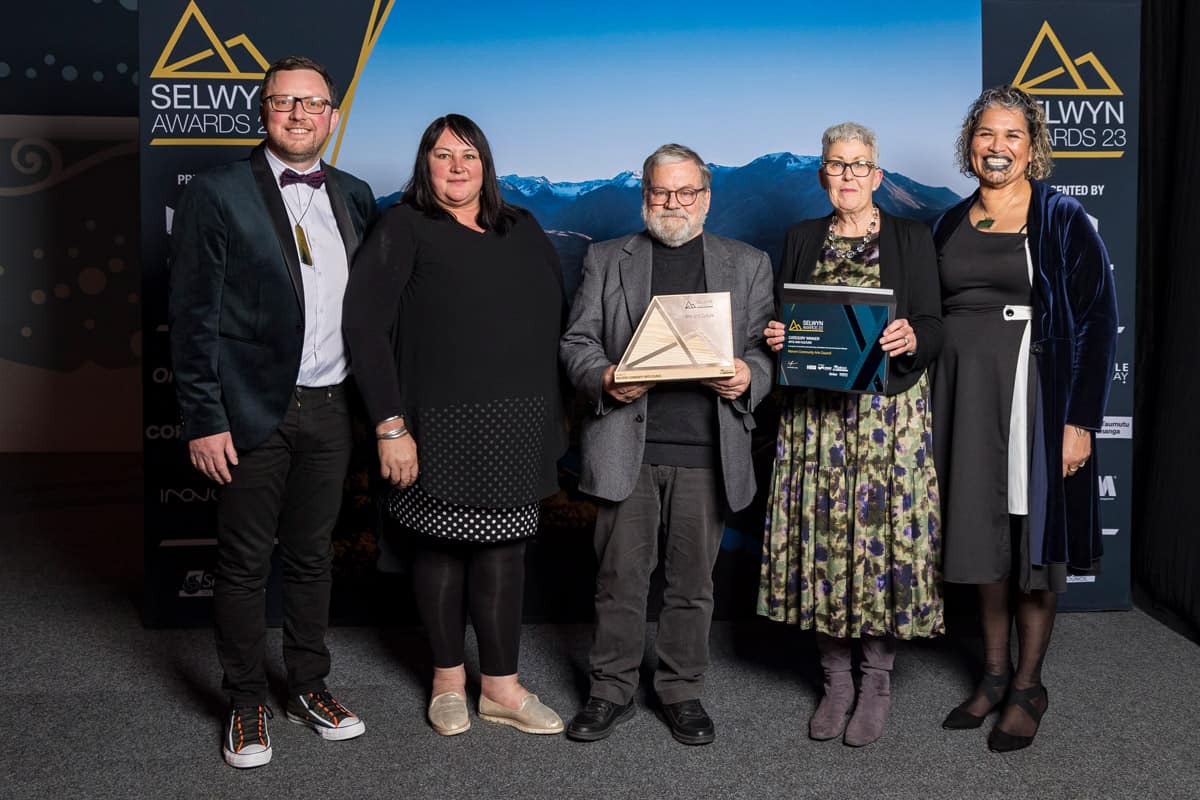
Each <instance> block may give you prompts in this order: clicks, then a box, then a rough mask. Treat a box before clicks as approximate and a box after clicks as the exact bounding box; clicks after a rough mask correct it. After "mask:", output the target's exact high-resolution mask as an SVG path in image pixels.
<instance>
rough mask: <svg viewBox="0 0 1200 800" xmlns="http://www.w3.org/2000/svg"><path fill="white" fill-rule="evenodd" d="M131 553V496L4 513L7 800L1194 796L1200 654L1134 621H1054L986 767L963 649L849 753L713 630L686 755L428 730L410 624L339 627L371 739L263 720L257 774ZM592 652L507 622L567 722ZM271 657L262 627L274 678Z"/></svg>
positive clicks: (639, 730) (800, 641)
mask: <svg viewBox="0 0 1200 800" xmlns="http://www.w3.org/2000/svg"><path fill="white" fill-rule="evenodd" d="M10 508H11V507H10ZM141 558H142V542H141V508H140V506H138V505H136V504H133V503H129V504H126V505H118V506H111V505H110V506H107V507H102V508H98V507H79V506H72V507H66V508H62V509H59V510H45V509H44V508H43V509H41V510H18V511H7V512H0V609H3V611H2V612H0V664H2V665H3V674H4V681H3V683H2V684H0V709H3V719H4V722H3V724H2V725H0V798H5V799H8V798H234V797H244V798H256V797H265V798H308V797H314V798H315V797H320V798H339V800H340V798H347V799H349V798H397V799H400V798H459V797H462V798H557V797H567V798H656V797H668V798H689V799H690V798H721V799H722V800H725V799H727V798H743V797H744V798H758V799H760V800H761V799H763V798H809V797H813V798H816V797H820V798H842V797H846V798H869V797H882V796H886V797H889V798H948V799H949V800H967V799H969V798H1055V799H1056V800H1062V799H1063V798H1200V733H1198V728H1197V714H1198V712H1200V647H1198V646H1197V645H1196V644H1195V643H1193V642H1191V641H1189V640H1187V639H1186V638H1184V637H1182V636H1180V635H1178V634H1176V633H1174V632H1172V631H1171V630H1169V629H1168V628H1166V627H1164V626H1162V625H1160V624H1159V623H1158V622H1156V621H1155V620H1154V619H1152V618H1151V617H1149V616H1147V615H1145V614H1143V613H1141V612H1139V611H1133V612H1128V613H1104V614H1072V615H1063V616H1061V617H1060V618H1059V621H1058V625H1057V628H1056V631H1055V638H1054V644H1053V648H1052V651H1051V654H1050V657H1049V659H1048V661H1047V664H1046V668H1045V681H1046V684H1047V686H1048V687H1049V690H1050V700H1051V702H1050V710H1049V712H1048V713H1047V715H1046V717H1045V720H1044V722H1043V725H1042V730H1041V732H1040V734H1039V736H1038V738H1037V741H1036V743H1035V745H1034V746H1033V747H1032V748H1031V749H1029V750H1026V751H1023V752H1020V753H1015V754H1009V755H996V754H992V753H989V752H988V751H987V748H986V745H985V740H986V734H987V726H986V725H985V727H984V728H983V729H981V730H979V731H969V732H950V731H943V730H942V729H941V727H940V726H939V723H940V721H941V719H942V717H943V715H944V714H945V713H946V711H947V710H948V709H949V708H950V707H951V706H953V705H954V704H955V703H956V702H958V700H959V699H960V698H961V697H962V696H964V695H965V693H966V692H967V691H969V689H970V686H971V681H972V678H971V675H970V671H969V667H968V666H967V664H968V661H969V658H968V653H969V651H970V650H971V643H970V642H967V643H957V642H954V641H937V642H930V643H920V644H909V645H902V647H901V649H900V653H899V657H898V660H897V668H896V673H895V679H894V687H895V688H894V705H893V710H892V713H891V717H890V719H889V723H888V730H887V733H886V735H885V736H884V738H883V739H882V740H880V741H879V742H877V743H875V744H874V745H871V746H869V747H865V748H861V749H852V748H849V747H845V746H843V745H842V744H840V743H838V742H826V743H818V742H813V741H810V740H809V739H808V738H807V736H806V735H805V730H806V720H807V718H808V715H809V714H810V713H811V711H812V709H813V707H814V705H815V702H816V699H817V698H816V692H817V691H818V689H817V686H816V682H817V672H816V667H815V663H814V652H813V649H812V645H811V641H810V639H809V638H808V637H806V636H804V635H802V634H797V633H796V632H794V631H792V630H790V629H786V628H783V627H778V626H772V625H769V624H766V623H760V622H757V621H745V622H738V623H717V624H716V625H714V629H713V634H712V644H713V653H712V655H713V665H712V668H711V670H710V672H709V676H708V685H707V688H706V692H705V705H706V707H707V708H708V709H709V711H710V712H711V714H712V715H713V717H714V719H715V720H716V723H717V741H716V742H715V743H714V744H713V745H711V746H707V747H685V746H683V745H679V744H676V743H675V742H674V741H673V740H672V739H671V738H670V735H669V733H668V731H667V728H666V726H665V725H664V723H663V722H662V721H661V720H660V719H658V718H657V717H656V715H655V713H654V710H653V708H652V706H651V705H648V703H647V698H646V697H645V696H643V695H639V701H638V702H639V706H638V714H637V715H636V716H635V717H634V718H633V720H631V721H630V722H629V723H627V724H625V725H622V726H621V727H620V728H618V730H617V732H616V733H615V734H614V735H613V736H612V737H611V738H610V739H608V740H605V741H603V742H597V743H593V744H579V743H575V742H571V741H568V740H566V739H565V738H563V737H561V736H554V737H545V736H542V737H535V736H528V735H525V734H521V733H519V732H517V731H515V730H513V729H511V728H507V727H503V726H497V725H491V724H488V723H486V722H483V721H481V720H478V719H476V720H474V722H473V725H472V728H471V730H470V731H468V732H467V733H465V734H464V735H461V736H456V737H453V738H441V737H438V736H436V735H435V734H434V733H433V732H432V731H431V730H430V729H429V727H428V726H427V724H426V723H425V720H424V705H425V702H426V684H425V680H426V676H425V670H426V667H425V666H424V665H425V664H427V663H428V662H427V658H428V654H427V650H426V648H425V645H424V643H423V641H422V638H421V635H420V632H419V631H416V630H410V629H401V628H374V627H339V628H334V629H332V630H331V631H330V635H329V644H330V647H331V649H332V652H333V655H334V666H333V674H332V675H331V676H330V685H331V687H332V688H333V689H334V690H335V692H336V694H337V695H338V697H339V698H340V699H341V700H342V701H343V702H345V703H346V705H348V706H350V707H351V708H352V709H354V710H355V711H357V712H358V713H359V714H360V715H361V716H362V717H363V719H364V720H365V721H366V724H367V733H366V735H365V736H363V737H362V738H360V739H356V740H352V741H349V742H334V743H326V742H323V741H322V740H320V739H319V738H318V737H316V736H315V735H313V734H312V733H311V732H309V731H308V730H306V729H304V728H301V727H299V726H296V725H291V724H289V723H287V722H286V721H285V720H284V718H283V714H282V713H281V709H280V713H278V715H277V717H276V719H275V722H274V724H273V725H272V728H271V730H272V735H273V740H274V750H275V756H274V760H273V761H272V762H271V763H270V764H269V765H268V766H266V767H263V768H260V769H254V770H243V771H239V770H233V769H231V768H229V767H227V766H225V765H224V763H223V762H222V761H221V757H220V750H219V748H220V745H219V738H220V731H221V721H220V720H221V715H222V712H223V707H222V703H221V699H220V695H219V693H218V690H217V689H218V681H219V673H218V669H217V665H216V660H215V657H214V655H213V651H212V636H211V632H210V631H208V630H206V629H191V630H147V629H145V628H143V626H142V624H141V620H140V616H139V613H138V603H139V602H140V591H141V589H140V573H141V566H140V564H141ZM652 631H653V629H651V632H652ZM589 637H590V627H589V626H586V625H529V626H526V628H525V630H524V638H523V650H522V659H521V660H522V678H523V681H524V682H525V684H526V685H527V686H529V687H530V688H532V689H533V690H534V691H536V692H538V694H539V695H540V696H541V698H542V700H543V701H545V702H546V703H548V704H549V705H551V706H552V707H554V708H556V709H558V710H559V712H560V713H561V714H562V715H563V717H564V718H569V716H570V714H572V713H573V712H574V710H575V709H576V708H577V706H578V704H579V702H580V700H581V699H582V695H583V694H584V693H585V692H586V675H585V669H586V656H587V647H588V642H589ZM278 646H279V632H278V631H277V630H273V631H271V633H270V647H271V651H270V652H271V653H272V656H273V658H272V662H271V663H272V666H273V669H274V673H275V674H274V676H273V677H274V680H275V682H276V684H278V682H279V680H280V673H281V666H280V664H279V660H278ZM651 659H652V649H651V648H650V647H648V649H647V661H648V662H649V661H650V660H651ZM643 683H644V684H648V683H649V673H647V674H646V676H645V679H644V681H643ZM275 706H276V708H277V709H279V707H280V703H279V701H278V700H277V701H276V703H275ZM989 724H990V722H989Z"/></svg>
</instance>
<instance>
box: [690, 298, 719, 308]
mask: <svg viewBox="0 0 1200 800" xmlns="http://www.w3.org/2000/svg"><path fill="white" fill-rule="evenodd" d="M683 307H684V308H685V309H693V308H712V307H713V301H712V299H710V298H708V297H701V298H700V299H699V300H697V299H695V298H693V297H689V298H688V299H687V302H686V303H684V304H683Z"/></svg>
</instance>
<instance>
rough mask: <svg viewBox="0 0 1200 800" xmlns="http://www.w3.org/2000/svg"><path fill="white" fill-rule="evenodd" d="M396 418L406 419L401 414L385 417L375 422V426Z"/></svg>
mask: <svg viewBox="0 0 1200 800" xmlns="http://www.w3.org/2000/svg"><path fill="white" fill-rule="evenodd" d="M395 419H404V417H400V416H394V417H386V418H385V419H381V420H379V422H376V423H375V426H376V427H379V426H380V425H382V424H383V423H385V422H391V421H392V420H395Z"/></svg>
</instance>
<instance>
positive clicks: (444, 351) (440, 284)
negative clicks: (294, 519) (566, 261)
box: [343, 114, 566, 736]
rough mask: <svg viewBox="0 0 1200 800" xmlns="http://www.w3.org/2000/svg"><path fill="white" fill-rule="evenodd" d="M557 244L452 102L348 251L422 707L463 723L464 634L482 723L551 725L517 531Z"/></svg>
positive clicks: (350, 320) (351, 343)
mask: <svg viewBox="0 0 1200 800" xmlns="http://www.w3.org/2000/svg"><path fill="white" fill-rule="evenodd" d="M563 307H564V299H563V286H562V274H561V271H560V268H559V262H558V256H557V254H556V253H555V251H554V248H553V246H552V245H551V244H550V241H549V240H548V239H547V238H546V235H545V233H543V232H542V229H541V227H540V226H539V225H538V223H537V221H536V220H534V218H533V217H532V216H531V215H530V214H529V213H528V212H526V211H524V210H523V209H519V208H516V207H513V206H510V205H508V204H506V203H504V201H503V199H502V198H501V195H500V187H499V184H498V183H497V180H496V170H495V166H494V164H493V162H492V156H491V150H490V148H489V146H488V142H487V139H486V138H485V137H484V135H483V132H482V131H481V130H480V129H479V128H478V126H476V125H475V123H474V122H472V121H471V120H469V119H467V118H466V117H463V116H459V115H457V114H450V115H447V116H445V117H440V118H438V119H437V120H434V122H433V123H432V124H431V125H430V126H429V127H428V128H427V129H426V131H425V133H424V135H423V136H422V138H421V144H420V147H419V149H418V151H417V157H416V163H415V165H414V167H413V177H412V179H411V181H410V182H409V184H408V186H407V187H406V189H405V192H404V195H403V197H402V198H401V200H400V202H399V203H398V204H396V205H394V206H392V207H391V208H389V209H388V210H387V211H385V212H384V214H383V216H382V218H381V219H380V221H379V223H378V224H377V225H376V226H375V228H374V229H373V230H372V232H371V234H370V236H369V237H368V238H367V240H366V241H365V242H364V243H363V246H362V247H361V248H360V249H359V251H358V255H357V257H356V258H355V262H354V269H353V270H352V271H351V273H350V282H349V286H348V287H347V289H346V299H345V311H344V324H343V327H344V330H345V335H346V344H347V346H348V348H349V350H350V354H351V357H352V361H353V369H354V374H355V377H356V379H357V381H358V385H359V387H360V389H361V390H362V394H363V399H364V400H365V402H366V406H367V410H368V412H369V414H370V415H371V419H372V421H373V422H374V423H375V433H376V436H377V437H378V440H379V460H380V465H381V471H382V475H383V477H384V479H386V480H388V481H389V482H390V483H391V484H392V485H393V487H394V488H393V490H392V492H391V494H390V496H389V500H388V505H389V509H390V511H391V513H392V515H393V517H394V518H395V519H396V520H397V521H399V522H400V523H401V524H403V525H405V526H406V527H408V528H410V529H411V530H413V531H415V532H416V534H417V548H416V554H415V556H414V562H413V588H414V591H415V593H416V600H417V608H418V611H419V613H420V615H421V619H422V622H423V623H424V626H425V628H426V630H427V632H428V634H429V638H430V644H431V647H432V650H433V664H434V670H433V693H432V701H431V702H430V705H429V711H428V715H429V720H430V723H431V724H432V725H433V728H434V730H435V731H437V732H438V733H440V734H442V735H445V736H451V735H454V734H458V733H462V732H464V731H465V730H467V728H469V727H470V717H469V715H468V712H467V706H466V670H465V668H464V665H463V662H464V657H463V649H464V644H463V639H464V633H465V624H466V616H467V612H468V610H469V612H470V618H471V622H472V624H473V626H474V628H475V632H476V637H477V639H478V641H479V663H480V672H481V673H482V675H481V694H480V699H479V715H480V717H481V718H483V719H486V720H489V721H492V722H500V723H504V724H507V725H512V726H513V727H516V728H518V729H519V730H522V731H525V732H526V733H558V732H559V731H561V730H562V728H563V724H562V720H561V719H559V717H558V715H557V714H556V713H554V711H552V710H551V709H550V708H548V707H546V706H545V705H543V704H542V703H541V702H539V701H538V698H537V696H536V695H533V694H531V693H530V692H528V691H527V690H526V689H525V688H524V687H522V686H521V684H520V683H519V682H518V680H517V654H518V649H519V645H520V633H521V627H520V626H521V599H522V588H523V584H524V575H525V570H524V563H525V562H524V555H525V540H526V539H527V538H529V537H530V536H533V535H534V534H535V533H536V532H537V525H538V503H539V501H540V500H541V499H542V498H544V497H547V496H548V495H550V494H553V493H554V492H555V491H556V490H557V488H558V483H557V468H556V461H557V458H558V456H559V455H560V454H561V453H562V452H563V450H564V448H565V443H566V440H565V433H564V427H563V408H562V400H561V395H560V391H559V386H560V384H559V380H558V356H557V347H558V337H559V333H560V330H561V325H562V312H563Z"/></svg>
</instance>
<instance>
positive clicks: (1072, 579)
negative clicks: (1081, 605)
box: [1067, 575, 1096, 583]
mask: <svg viewBox="0 0 1200 800" xmlns="http://www.w3.org/2000/svg"><path fill="white" fill-rule="evenodd" d="M1095 582H1096V576H1095V575H1068V576H1067V583H1095Z"/></svg>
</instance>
